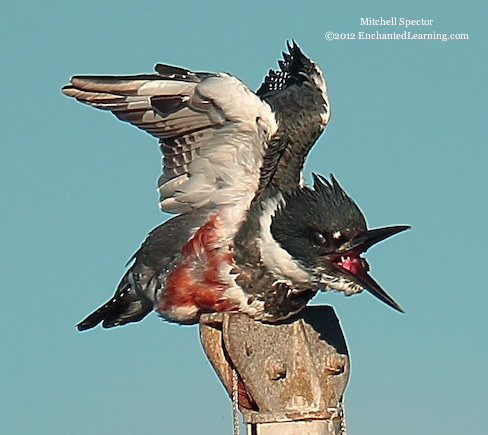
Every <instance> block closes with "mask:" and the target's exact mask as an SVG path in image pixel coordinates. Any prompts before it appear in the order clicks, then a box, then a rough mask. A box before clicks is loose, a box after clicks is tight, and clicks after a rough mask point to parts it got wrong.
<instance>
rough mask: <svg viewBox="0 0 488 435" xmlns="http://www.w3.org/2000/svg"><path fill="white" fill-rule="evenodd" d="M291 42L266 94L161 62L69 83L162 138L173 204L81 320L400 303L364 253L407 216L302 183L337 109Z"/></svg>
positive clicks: (161, 183)
mask: <svg viewBox="0 0 488 435" xmlns="http://www.w3.org/2000/svg"><path fill="white" fill-rule="evenodd" d="M288 51H289V53H283V57H284V59H283V60H282V61H279V66H280V70H279V71H273V70H270V71H269V73H268V75H267V76H266V78H265V81H264V83H263V84H262V85H261V87H260V88H259V90H258V91H257V92H256V93H254V92H252V91H251V90H250V89H249V88H248V87H247V86H246V85H245V84H243V83H242V82H241V81H240V80H238V79H237V78H235V77H233V76H231V75H229V74H227V73H218V74H213V73H204V72H191V71H188V70H186V69H183V68H179V67H174V66H169V65H161V64H158V65H156V67H155V69H156V74H150V75H146V74H143V75H135V76H119V77H112V76H74V77H72V78H71V85H67V86H65V87H64V88H63V89H62V91H63V93H64V94H66V95H68V96H71V97H74V98H76V99H77V100H78V101H80V102H83V103H85V104H89V105H91V106H94V107H96V108H99V109H104V110H110V111H111V112H112V113H113V114H114V115H115V116H117V117H118V118H119V119H121V120H123V121H127V122H130V123H131V124H133V125H135V126H137V127H139V128H141V129H143V130H145V131H146V132H148V133H149V134H151V135H153V136H155V137H157V138H158V139H159V143H160V149H161V151H162V154H163V174H162V176H161V177H160V178H159V180H158V192H159V195H160V201H159V207H160V208H161V210H162V211H165V212H169V213H175V214H177V216H175V217H173V218H172V219H170V220H168V221H167V222H165V223H163V224H162V225H160V226H158V227H157V228H155V229H154V230H153V231H151V232H150V233H149V235H148V236H147V238H146V240H145V241H144V242H143V244H142V245H141V247H140V249H139V250H138V251H137V252H136V253H135V254H134V256H133V257H132V259H131V261H133V264H132V266H131V267H130V268H129V269H128V270H127V272H126V274H125V275H124V277H123V278H122V280H121V282H120V284H119V285H118V287H117V290H116V293H115V295H114V296H113V297H112V298H111V299H110V300H109V301H108V302H107V303H106V304H104V305H103V306H102V307H100V308H99V309H98V310H96V311H95V312H94V313H92V314H90V315H89V316H88V317H87V318H86V319H85V320H83V321H82V322H80V323H79V324H78V329H79V330H86V329H90V328H92V327H94V326H96V325H97V324H99V323H100V322H103V323H102V325H103V327H105V328H110V327H113V326H118V325H123V324H126V323H129V322H136V321H139V320H141V319H142V318H143V317H145V316H146V315H147V314H148V313H149V312H151V311H152V310H155V311H156V312H158V313H159V314H160V315H161V316H162V317H163V318H164V319H166V320H168V321H171V322H177V323H181V324H192V323H197V322H198V320H199V317H200V315H201V314H202V313H208V312H218V311H239V312H243V313H246V314H248V315H249V316H251V317H253V318H255V319H258V320H262V321H270V322H273V321H277V320H281V319H285V318H287V317H289V316H291V315H293V314H295V313H297V312H299V311H300V310H301V309H302V308H303V307H304V306H305V305H306V304H307V302H308V301H309V300H310V299H311V298H312V297H313V296H314V295H315V294H316V292H317V291H318V290H336V291H341V292H344V293H345V294H346V295H350V294H354V293H359V292H361V291H363V290H368V291H369V292H370V293H371V294H373V295H374V296H376V297H377V298H379V299H380V300H382V301H383V302H385V303H386V304H388V305H390V306H391V307H393V308H395V309H396V310H399V311H402V310H401V308H400V307H399V305H398V304H397V303H396V302H395V301H394V300H393V299H392V298H391V297H390V296H388V295H387V294H386V292H385V291H384V290H383V289H382V288H381V287H380V286H379V284H378V283H376V281H374V279H373V278H372V277H371V276H370V275H369V274H368V265H367V263H366V260H364V259H363V258H362V257H361V254H362V253H363V252H365V251H366V250H367V249H368V248H370V247H371V246H372V245H373V244H375V243H377V242H379V241H381V240H384V239H386V238H387V237H390V236H392V235H394V234H396V233H399V232H401V231H403V230H406V229H407V228H409V227H408V226H404V225H402V226H393V227H385V228H379V229H374V230H368V229H367V227H366V222H365V219H364V216H363V215H362V213H361V211H360V210H359V208H358V207H357V205H356V204H355V203H354V201H353V200H352V199H351V198H350V197H349V196H348V195H347V194H346V193H345V192H344V190H343V189H342V188H341V187H340V185H339V184H338V182H337V181H336V179H335V178H334V177H333V176H332V175H331V178H330V181H329V180H327V179H325V178H324V177H322V176H319V175H315V174H314V186H313V189H312V188H309V187H306V186H304V183H303V181H302V168H303V164H304V161H305V158H306V156H307V154H308V152H309V151H310V149H311V147H312V146H313V145H314V143H315V141H316V140H317V138H318V137H319V136H320V134H321V133H322V131H323V130H324V128H325V126H326V124H327V123H328V121H329V118H330V106H329V100H328V96H327V86H326V83H325V80H324V77H323V74H322V71H321V70H320V68H319V67H318V65H317V64H315V63H314V62H313V61H312V60H311V59H309V58H308V57H306V56H305V55H304V54H303V53H302V51H301V50H300V48H299V47H298V46H297V45H296V44H295V43H293V44H292V45H290V44H288Z"/></svg>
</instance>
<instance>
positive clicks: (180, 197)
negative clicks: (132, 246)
mask: <svg viewBox="0 0 488 435" xmlns="http://www.w3.org/2000/svg"><path fill="white" fill-rule="evenodd" d="M156 71H157V73H158V74H152V75H137V76H122V77H110V76H75V77H72V78H71V85H68V86H65V87H64V88H63V92H64V93H65V94H66V95H68V96H71V97H74V98H76V99H77V100H78V101H80V102H82V103H85V104H88V105H91V106H94V107H96V108H98V109H104V110H109V111H111V112H112V113H113V114H114V115H115V116H116V117H117V118H119V119H121V120H122V121H127V122H130V123H131V124H133V125H135V126H137V127H139V128H141V129H142V130H145V131H146V132H148V133H149V134H151V135H153V136H155V137H157V138H158V139H159V140H160V148H161V151H162V153H163V174H162V176H161V177H160V179H159V181H158V191H159V194H160V202H159V206H160V208H161V210H163V211H166V212H169V213H185V212H188V211H190V210H192V209H195V208H200V207H203V206H207V205H212V204H213V205H218V206H222V205H224V206H230V208H232V207H233V206H236V207H237V208H238V209H239V210H241V209H245V208H247V207H248V205H249V203H250V201H251V200H252V198H253V197H254V193H255V192H256V190H257V186H258V183H259V176H260V168H261V166H262V159H263V156H264V153H265V149H266V146H267V143H268V141H269V138H270V137H271V136H272V135H274V133H275V132H276V129H277V125H276V121H275V117H274V114H273V113H272V111H271V108H270V106H269V105H268V104H267V103H266V102H264V101H262V100H261V99H260V98H259V97H257V96H256V94H255V93H253V92H252V91H250V90H249V89H248V88H247V87H246V86H245V85H244V84H243V83H242V82H241V81H239V80H238V79H236V78H235V77H232V76H230V75H229V74H225V73H219V74H210V73H193V72H191V71H187V70H184V69H182V68H177V67H172V66H167V65H156Z"/></svg>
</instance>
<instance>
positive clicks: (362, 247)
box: [338, 225, 410, 313]
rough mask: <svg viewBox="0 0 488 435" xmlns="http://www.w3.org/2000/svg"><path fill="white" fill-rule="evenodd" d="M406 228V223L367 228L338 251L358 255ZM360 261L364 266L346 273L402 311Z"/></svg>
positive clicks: (376, 295) (386, 302) (407, 227)
mask: <svg viewBox="0 0 488 435" xmlns="http://www.w3.org/2000/svg"><path fill="white" fill-rule="evenodd" d="M408 229H410V227H409V226H408V225H397V226H393V227H385V228H376V229H374V230H367V231H364V232H362V233H360V234H358V235H357V236H356V237H354V238H353V239H351V240H350V241H348V242H346V243H345V244H344V245H342V246H341V248H340V250H339V251H338V252H354V253H355V255H359V254H361V253H362V252H365V251H367V250H368V249H369V248H371V246H373V245H375V244H376V243H378V242H381V241H382V240H385V239H387V238H388V237H391V236H393V235H395V234H398V233H400V232H402V231H405V230H408ZM362 262H363V263H364V265H365V267H362V268H360V269H359V270H357V272H356V273H351V272H349V271H346V273H348V274H349V275H350V276H351V277H352V278H353V279H354V280H355V281H356V282H357V283H358V284H360V285H361V286H362V287H363V288H364V289H366V290H368V291H369V292H370V293H371V294H372V295H373V296H375V297H377V298H378V299H379V300H380V301H383V302H384V303H385V304H387V305H389V306H390V307H392V308H394V309H395V310H397V311H400V313H403V312H404V311H403V310H402V308H401V307H400V305H398V304H397V303H396V302H395V301H394V300H393V298H391V297H390V296H389V295H388V294H387V293H386V292H385V291H384V290H383V289H382V288H381V287H380V285H379V284H378V283H377V282H376V281H375V280H374V279H373V278H372V277H371V275H369V274H368V272H367V263H366V261H365V260H364V259H363V260H362Z"/></svg>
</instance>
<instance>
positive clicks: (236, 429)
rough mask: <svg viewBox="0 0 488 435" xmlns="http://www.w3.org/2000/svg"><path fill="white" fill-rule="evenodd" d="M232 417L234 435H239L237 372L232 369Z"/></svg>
mask: <svg viewBox="0 0 488 435" xmlns="http://www.w3.org/2000/svg"><path fill="white" fill-rule="evenodd" d="M232 417H233V423H234V435H239V384H238V378H237V370H236V369H234V368H233V369H232Z"/></svg>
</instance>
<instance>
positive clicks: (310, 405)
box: [200, 306, 349, 435]
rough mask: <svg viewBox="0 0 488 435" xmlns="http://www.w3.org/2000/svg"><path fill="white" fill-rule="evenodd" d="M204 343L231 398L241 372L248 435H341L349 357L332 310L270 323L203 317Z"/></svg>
mask: <svg viewBox="0 0 488 435" xmlns="http://www.w3.org/2000/svg"><path fill="white" fill-rule="evenodd" d="M200 339H201V342H202V346H203V349H204V351H205V353H206V354H207V357H208V358H209V360H210V362H211V364H212V366H213V367H214V369H215V371H216V372H217V375H218V376H219V378H220V380H221V381H222V383H223V385H224V387H225V388H226V390H227V392H228V393H229V396H231V397H232V391H233V390H232V372H233V370H236V371H237V374H238V381H239V382H238V396H239V409H240V411H241V412H242V414H243V416H244V421H245V422H246V423H247V424H248V429H249V428H251V430H250V431H249V432H248V433H255V434H259V433H260V434H263V435H264V434H270V435H271V434H273V433H281V434H283V435H284V434H292V433H311V434H312V433H313V434H330V435H335V434H340V433H341V423H342V406H341V404H342V397H343V394H344V390H345V388H346V384H347V381H348V377H349V357H348V352H347V347H346V343H345V340H344V336H343V334H342V331H341V327H340V324H339V321H338V319H337V316H336V315H335V312H334V309H333V308H332V307H329V306H311V307H306V308H305V309H304V310H302V311H301V312H300V313H299V315H297V316H295V317H293V318H290V319H288V320H287V321H284V322H280V323H273V324H267V323H262V322H259V321H255V320H253V319H251V318H250V317H249V316H247V315H245V314H239V313H212V314H205V315H203V316H202V318H201V320H200ZM278 423H280V424H278ZM278 426H279V428H278ZM253 427H254V429H252V428H253ZM285 427H286V429H285ZM307 428H308V429H307ZM253 430H254V432H253ZM296 430H298V432H296Z"/></svg>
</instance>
